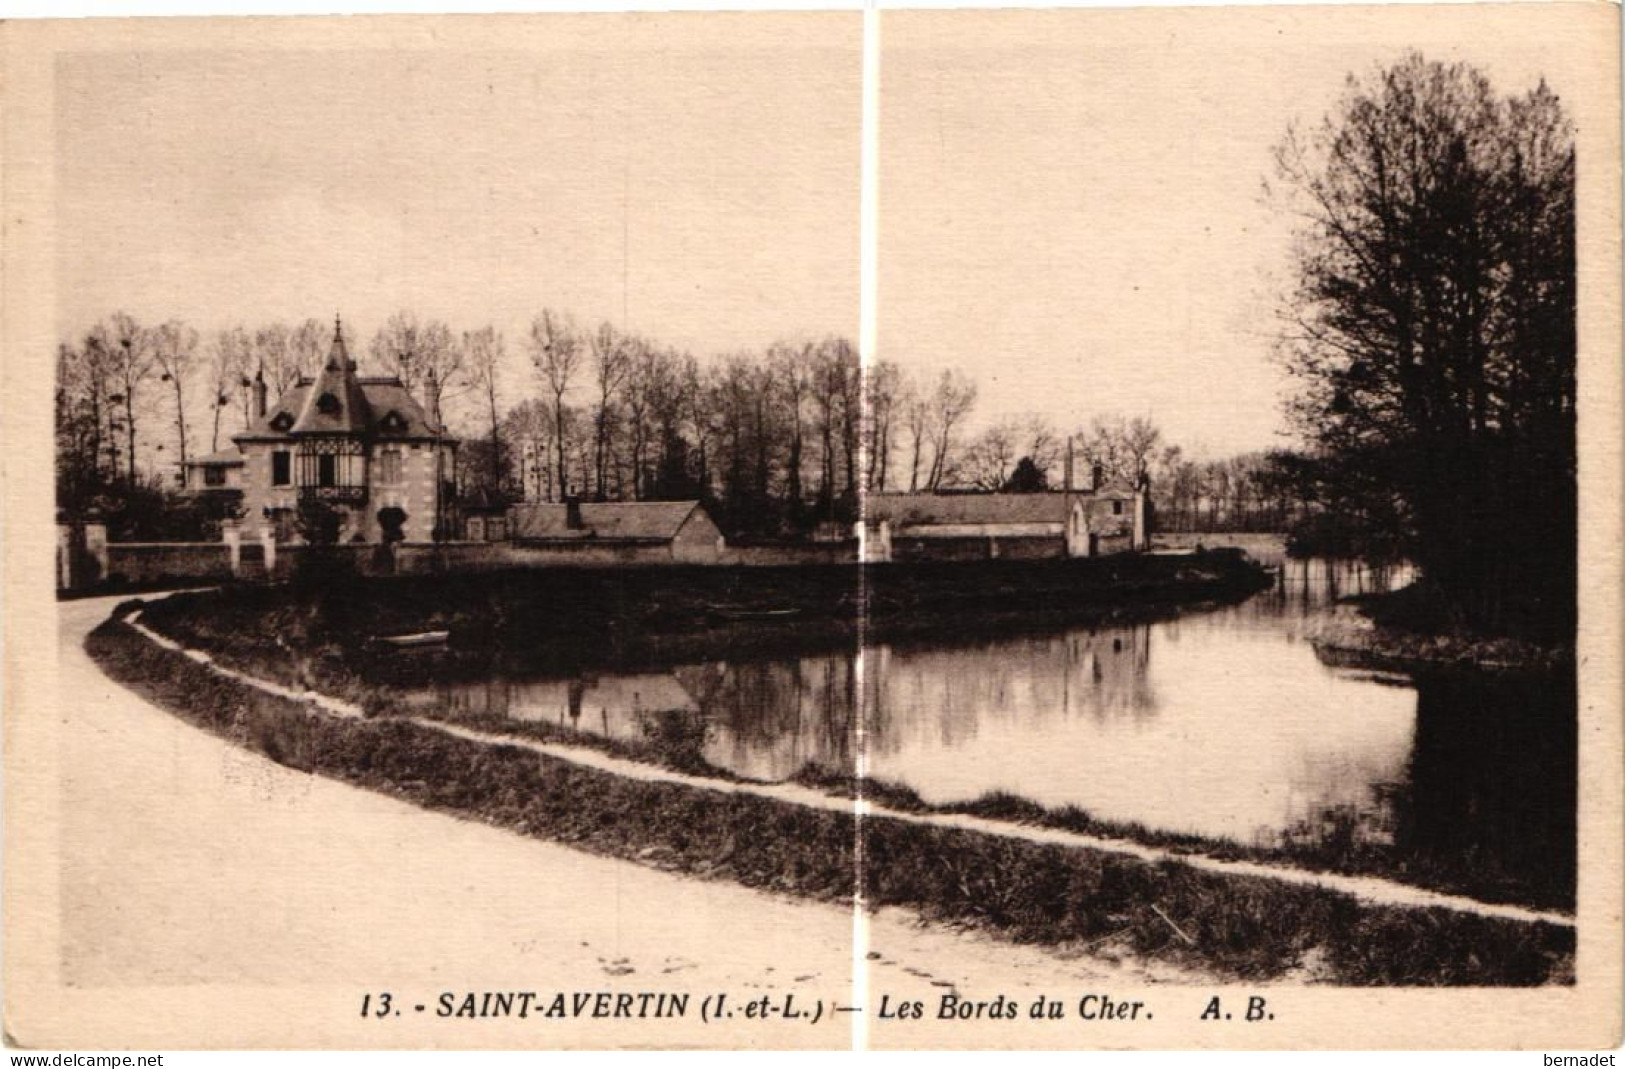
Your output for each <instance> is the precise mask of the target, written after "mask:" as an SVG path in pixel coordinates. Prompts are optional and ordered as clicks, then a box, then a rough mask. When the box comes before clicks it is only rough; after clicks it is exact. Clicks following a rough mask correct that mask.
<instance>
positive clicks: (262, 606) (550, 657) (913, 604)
mask: <svg viewBox="0 0 1625 1069" xmlns="http://www.w3.org/2000/svg"><path fill="white" fill-rule="evenodd" d="M1270 581H1271V579H1270V576H1269V575H1268V573H1266V572H1265V571H1264V570H1263V569H1261V568H1260V567H1258V566H1257V565H1256V564H1254V563H1253V562H1251V561H1249V560H1248V559H1247V558H1246V557H1245V556H1244V555H1243V554H1241V553H1239V552H1235V551H1214V552H1210V553H1205V554H1200V555H1191V556H1177V557H1157V556H1141V555H1123V556H1116V557H1104V558H1095V559H1089V560H1049V561H984V562H967V563H952V564H887V565H879V566H870V567H866V568H858V567H855V566H853V567H794V568H659V569H655V568H644V569H602V570H585V569H556V570H548V571H537V570H528V571H516V572H506V573H497V574H489V575H456V576H414V577H411V578H407V579H351V580H348V581H334V582H331V583H324V584H320V585H310V586H298V585H284V586H276V587H248V586H242V587H227V588H222V589H220V590H217V591H209V592H203V593H196V594H183V595H177V596H174V597H171V598H167V599H164V600H163V601H162V602H158V603H155V604H154V605H153V606H152V608H151V611H150V613H149V616H148V620H149V622H150V623H151V624H152V625H153V626H154V627H156V628H157V629H158V630H160V631H162V632H163V633H164V634H166V635H168V636H170V637H171V638H174V639H176V640H177V641H180V642H182V643H184V644H185V645H187V646H189V647H191V648H194V649H200V650H205V651H207V652H208V653H210V654H211V655H213V656H218V657H222V658H224V659H226V660H228V661H230V662H231V663H233V664H234V665H236V666H237V667H239V668H242V669H244V670H245V671H250V672H253V673H254V674H255V675H258V676H261V677H264V678H274V679H277V680H279V681H280V682H284V683H288V684H300V685H317V686H319V688H320V689H321V690H323V691H324V692H327V693H332V694H337V695H341V696H344V697H346V698H348V699H349V700H352V701H357V702H361V703H362V704H364V705H368V704H369V703H371V704H370V705H369V707H375V706H377V705H378V704H379V700H380V699H381V698H382V697H383V695H382V694H381V693H380V692H379V691H378V689H377V688H378V687H380V686H387V685H390V684H396V685H399V684H407V683H411V682H415V681H419V680H423V681H428V680H434V681H439V682H445V681H451V680H458V679H476V678H483V677H484V676H486V675H487V674H489V673H490V672H491V671H492V670H493V669H495V670H514V669H518V670H526V671H570V672H575V671H584V670H592V669H603V668H614V667H621V666H629V665H636V666H642V667H650V666H656V667H657V666H661V665H668V664H677V663H681V662H684V661H695V660H703V659H706V658H709V657H713V656H716V655H717V654H718V651H726V652H727V654H728V655H729V656H732V657H746V656H757V655H767V654H772V653H775V652H779V651H796V652H807V651H817V650H836V649H850V648H851V647H852V646H853V645H854V643H855V642H856V641H857V640H858V637H859V634H860V632H861V633H862V635H863V637H864V638H866V639H869V640H886V639H893V638H908V637H928V636H931V635H933V634H950V635H964V634H974V633H976V632H977V631H978V630H985V631H987V632H989V633H998V634H1011V633H1015V632H1018V631H1020V630H1023V629H1043V628H1047V627H1053V626H1055V625H1058V624H1068V623H1078V624H1089V625H1107V624H1115V623H1127V622H1144V621H1149V620H1154V619H1165V618H1167V617H1169V616H1171V615H1173V614H1175V613H1177V612H1178V611H1180V609H1182V608H1186V607H1190V606H1193V605H1200V604H1215V603H1226V602H1234V601H1240V600H1242V599H1244V598H1246V597H1247V596H1249V595H1250V594H1252V593H1254V592H1256V591H1258V590H1261V589H1264V588H1266V587H1267V586H1268V585H1269V583H1270ZM432 631H445V632H447V633H448V635H449V638H448V642H447V646H446V648H445V649H444V650H441V651H438V652H436V653H433V654H431V655H428V656H421V655H417V656H413V657H410V658H403V657H401V656H399V655H396V654H393V653H391V652H388V651H382V650H379V649H378V648H377V647H376V646H375V645H374V644H372V643H371V642H370V641H369V640H370V639H371V638H372V637H374V636H380V635H398V634H413V633H422V632H432Z"/></svg>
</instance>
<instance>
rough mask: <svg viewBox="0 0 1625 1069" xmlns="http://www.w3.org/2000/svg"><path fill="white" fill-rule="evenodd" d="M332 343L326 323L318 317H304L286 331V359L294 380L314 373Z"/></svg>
mask: <svg viewBox="0 0 1625 1069" xmlns="http://www.w3.org/2000/svg"><path fill="white" fill-rule="evenodd" d="M330 345H332V335H331V334H330V333H329V332H328V330H327V325H326V324H324V323H323V322H322V321H321V320H319V319H306V320H305V321H304V322H303V323H300V324H299V325H298V326H297V327H294V328H293V330H291V331H289V332H288V361H289V363H290V364H292V368H291V370H292V373H293V376H294V378H295V380H297V379H299V378H303V377H306V376H313V375H315V374H316V371H317V369H318V368H320V367H321V366H322V361H323V360H325V359H326V357H327V350H328V347H329V346H330Z"/></svg>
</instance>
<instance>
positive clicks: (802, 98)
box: [57, 14, 861, 359]
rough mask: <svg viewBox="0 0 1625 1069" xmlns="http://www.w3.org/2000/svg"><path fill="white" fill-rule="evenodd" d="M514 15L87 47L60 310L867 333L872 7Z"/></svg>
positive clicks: (249, 318)
mask: <svg viewBox="0 0 1625 1069" xmlns="http://www.w3.org/2000/svg"><path fill="white" fill-rule="evenodd" d="M513 25H514V27H515V33H514V35H513V38H514V39H513V48H512V50H509V51H489V50H481V51H463V50H452V49H442V50H439V51H436V50H433V49H432V48H422V49H415V50H385V49H382V48H379V49H373V50H355V49H349V48H344V49H334V50H320V51H311V50H305V51H299V50H291V51H290V50H278V51H270V52H268V51H259V52H253V51H248V50H232V49H225V50H221V51H187V52H174V51H166V52H146V53H133V54H130V53H125V54H120V53H117V52H113V53H109V52H97V53H82V54H79V55H74V56H68V57H65V58H63V59H62V60H61V61H60V63H59V67H58V76H57V86H58V100H57V124H58V131H59V140H58V156H57V176H58V199H57V205H58V209H57V222H58V235H59V242H58V257H59V259H58V273H59V286H58V293H59V295H60V297H59V301H60V309H59V322H60V328H61V330H62V332H63V333H64V334H71V333H73V332H75V331H78V330H82V329H84V328H85V327H86V326H88V325H89V324H90V323H93V322H95V321H96V320H97V319H99V318H100V317H101V316H103V315H105V314H108V313H110V312H112V311H114V310H117V309H121V308H122V309H125V310H128V311H129V312H131V313H132V314H134V315H136V316H137V317H138V318H139V319H141V320H143V321H158V320H162V319H167V318H169V317H171V316H179V317H181V318H183V319H185V320H187V321H188V322H190V323H192V324H193V325H195V326H198V327H200V328H213V327H218V326H225V325H229V324H231V323H235V322H244V323H247V324H249V325H250V326H252V325H253V324H255V323H257V322H264V321H269V320H274V319H282V320H286V321H298V320H302V319H304V318H306V317H309V316H314V317H316V318H318V319H321V320H324V321H331V320H332V318H333V316H334V315H335V313H342V314H343V316H344V319H345V321H346V325H347V327H351V328H353V330H354V332H355V334H356V335H358V336H359V337H360V338H361V339H362V340H363V341H365V340H366V339H369V338H370V337H371V335H372V333H373V331H374V330H375V329H376V328H377V326H378V325H380V324H381V323H382V322H383V320H384V319H385V318H386V317H387V316H388V315H389V314H390V313H391V312H392V311H394V310H395V309H397V308H410V309H413V310H414V311H416V312H417V313H418V314H419V315H420V316H424V317H438V318H441V319H444V320H446V321H447V322H449V323H450V324H451V325H452V326H453V328H454V329H458V330H461V329H472V328H476V327H479V326H482V325H484V324H486V323H494V324H495V325H496V326H497V327H498V329H500V330H502V331H503V332H504V334H505V336H506V337H507V340H508V348H509V350H510V352H511V353H514V354H517V355H518V356H519V357H520V358H521V359H522V353H521V351H520V350H521V348H522V346H521V344H520V343H521V341H522V339H523V336H524V335H525V333H526V331H527V330H528V324H529V322H530V320H531V318H532V317H533V316H534V315H535V314H537V313H538V312H540V311H541V310H542V309H543V308H544V307H550V308H553V309H558V310H563V311H566V312H569V313H571V314H573V315H574V316H575V317H576V318H577V319H578V320H580V321H581V322H582V323H584V324H591V323H596V322H598V321H600V320H604V319H610V320H613V321H615V322H617V323H619V324H621V325H623V326H625V327H627V328H629V329H631V330H635V331H641V332H645V333H647V334H649V335H652V336H653V337H655V338H657V339H660V340H662V341H666V342H668V343H672V344H677V345H682V346H688V347H691V348H693V349H694V350H695V351H696V353H700V354H704V353H711V352H723V351H728V350H730V349H734V348H739V347H745V346H758V347H759V346H765V345H766V344H768V343H769V342H771V341H773V340H774V339H776V338H778V337H780V336H781V335H783V336H801V335H812V336H821V335H823V334H828V333H841V334H847V335H852V334H855V332H856V326H857V303H858V216H857V211H856V205H857V199H858V181H859V159H858V153H859V138H858V129H859V122H860V103H859V93H860V85H861V79H860V67H861V19H860V18H859V17H857V16H854V15H851V14H845V15H837V16H830V15H811V16H809V15H795V16H786V17H781V16H771V15H769V16H760V15H759V16H754V17H752V19H751V24H750V25H749V26H742V25H741V20H740V17H738V16H727V15H706V16H701V17H694V16H689V17H681V16H679V17H676V18H670V19H657V18H648V17H641V18H640V17H635V16H613V15H612V16H600V17H597V18H594V19H573V20H567V21H566V22H565V23H563V25H566V26H568V27H569V28H570V33H569V34H568V35H567V36H568V40H567V41H565V40H561V39H560V38H562V37H565V36H566V35H565V34H562V33H560V34H549V33H548V32H546V31H547V30H549V29H551V28H552V24H549V23H545V22H544V23H541V24H539V25H538V24H537V23H523V24H519V23H515V24H513ZM538 31H540V32H538ZM352 36H353V35H352ZM223 40H224V36H223ZM363 355H364V354H363Z"/></svg>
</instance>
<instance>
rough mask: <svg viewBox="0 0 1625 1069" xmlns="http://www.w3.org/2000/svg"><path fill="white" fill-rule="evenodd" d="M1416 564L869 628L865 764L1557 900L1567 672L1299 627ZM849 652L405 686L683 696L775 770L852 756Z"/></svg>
mask: <svg viewBox="0 0 1625 1069" xmlns="http://www.w3.org/2000/svg"><path fill="white" fill-rule="evenodd" d="M1410 578H1411V575H1410V573H1409V571H1408V570H1407V569H1404V568H1396V569H1390V570H1387V571H1381V570H1372V569H1365V568H1357V567H1351V566H1348V565H1331V564H1328V563H1326V562H1321V561H1310V562H1293V561H1288V562H1285V563H1284V564H1283V566H1282V568H1281V573H1280V576H1279V581H1278V583H1277V585H1276V587H1275V588H1274V589H1273V590H1270V591H1267V592H1265V593H1263V594H1260V595H1258V596H1256V597H1254V598H1252V599H1250V600H1248V601H1246V602H1244V603H1242V604H1240V605H1237V606H1232V607H1227V608H1221V609H1217V610H1213V611H1208V612H1193V613H1189V614H1187V615H1184V616H1182V617H1180V618H1178V619H1175V620H1171V621H1167V622H1162V623H1156V624H1148V625H1138V626H1126V627H1111V628H1098V629H1087V628H1072V629H1064V630H1058V631H1055V632H1052V633H1046V634H1037V635H1020V636H1011V635H1008V634H1006V635H1002V636H981V637H973V636H967V637H965V638H964V639H962V640H959V641H953V642H945V641H940V640H933V641H931V642H928V643H924V642H914V643H879V644H876V645H874V646H872V647H870V648H869V649H868V650H867V651H866V656H865V658H864V663H863V668H862V673H861V676H862V679H863V690H864V701H863V703H862V715H863V720H864V727H865V729H866V737H867V739H868V758H869V769H870V773H871V775H873V776H875V777H876V778H878V779H881V780H886V781H892V782H897V783H903V784H906V785H908V786H910V787H912V788H914V789H915V790H916V791H917V792H918V793H919V794H920V795H921V797H922V798H924V799H925V800H926V801H928V802H935V803H947V802H957V801H968V800H972V799H975V798H977V797H979V796H981V795H983V794H985V793H987V792H990V791H1006V792H1009V793H1012V794H1015V795H1019V796H1021V797H1023V798H1027V799H1030V800H1032V801H1034V802H1037V803H1039V804H1041V805H1044V806H1047V807H1061V806H1067V805H1073V806H1078V807H1080V808H1082V809H1083V810H1085V811H1087V812H1088V813H1090V814H1091V815H1093V816H1095V817H1097V818H1103V819H1106V820H1111V821H1116V822H1124V823H1138V824H1142V825H1145V826H1148V827H1151V828H1155V829H1158V830H1164V831H1173V832H1182V833H1191V834H1195V835H1200V836H1207V837H1224V838H1229V839H1234V840H1238V841H1240V842H1243V843H1246V844H1250V845H1257V846H1263V847H1268V848H1289V849H1295V850H1300V851H1301V850H1308V851H1311V852H1319V853H1320V854H1322V855H1347V854H1353V853H1366V854H1370V853H1372V852H1378V853H1380V854H1382V855H1383V856H1385V857H1389V858H1391V859H1392V861H1393V866H1394V868H1395V870H1396V871H1398V872H1399V873H1400V874H1402V875H1403V874H1409V875H1411V876H1413V877H1414V878H1417V879H1419V880H1421V881H1422V882H1434V883H1440V882H1443V883H1449V882H1451V881H1452V880H1455V879H1456V875H1457V874H1459V872H1460V871H1462V870H1466V869H1471V870H1473V871H1475V872H1476V873H1477V874H1478V876H1477V877H1476V878H1477V879H1478V880H1479V882H1480V883H1487V884H1489V885H1492V886H1495V887H1504V888H1506V889H1507V893H1508V894H1509V895H1513V896H1516V895H1519V894H1522V895H1524V896H1525V897H1530V896H1531V895H1532V896H1534V897H1537V898H1543V899H1546V900H1552V901H1558V902H1561V901H1564V900H1566V898H1567V897H1568V896H1570V895H1572V887H1573V841H1574V789H1573V783H1574V771H1575V759H1574V740H1573V725H1574V709H1575V706H1574V695H1573V687H1572V682H1570V683H1568V684H1567V685H1566V686H1565V685H1564V684H1563V683H1561V682H1555V681H1551V680H1546V681H1541V682H1537V683H1525V684H1519V685H1509V684H1506V683H1505V682H1504V681H1494V680H1485V679H1475V678H1472V677H1468V678H1465V679H1464V678H1462V677H1460V676H1459V675H1458V676H1444V675H1440V676H1437V677H1434V676H1427V677H1424V678H1421V679H1419V680H1412V679H1410V678H1408V677H1405V676H1397V675H1393V674H1377V673H1371V672H1364V671H1356V670H1350V669H1344V668H1337V667H1333V666H1329V665H1327V664H1324V663H1322V662H1321V661H1320V659H1319V658H1317V657H1316V655H1315V652H1314V649H1313V647H1312V645H1311V643H1310V642H1309V641H1308V640H1307V639H1306V638H1305V637H1304V635H1303V624H1304V623H1305V621H1307V620H1310V619H1312V618H1313V616H1314V614H1315V613H1316V611H1317V610H1319V609H1321V608H1322V607H1324V606H1325V605H1326V604H1327V603H1329V602H1330V601H1332V600H1334V599H1336V598H1338V597H1342V596H1345V595H1348V594H1353V593H1361V592H1369V591H1373V590H1383V589H1388V588H1390V587H1392V586H1395V585H1399V584H1403V583H1405V582H1408V581H1409V580H1410ZM859 675H860V673H859V672H858V670H857V666H856V664H855V658H854V657H853V656H852V655H851V653H850V652H845V651H843V652H837V653H817V654H808V655H804V656H799V657H777V658H771V659H758V660H740V661H735V660H729V659H718V660H712V661H705V662H700V663H692V664H685V665H680V666H677V667H674V668H669V669H665V670H660V671H652V670H651V671H645V672H627V671H622V672H615V673H600V674H581V675H577V676H575V677H572V678H542V677H538V678H529V677H518V678H516V677H502V676H497V677H493V678H491V679H488V680H485V681H482V682H480V683H477V684H446V685H441V686H438V687H435V688H429V689H424V690H420V691H417V692H415V693H413V694H412V695H411V698H412V700H414V701H418V702H430V701H434V702H439V703H441V704H442V705H443V706H446V707H449V708H450V709H451V710H452V711H454V712H460V713H463V714H466V715H481V716H486V715H495V716H503V717H510V718H514V719H519V720H547V721H550V722H553V723H557V724H560V725H564V726H568V727H572V728H576V729H578V730H583V731H590V732H595V733H599V734H602V735H606V736H610V737H613V738H620V739H641V738H644V737H646V736H647V734H648V733H649V731H650V730H651V718H652V717H653V716H654V715H655V714H658V713H661V712H662V711H672V710H675V711H679V712H681V713H684V714H688V715H689V716H691V717H693V718H694V720H695V721H696V722H703V724H704V725H705V731H704V737H703V755H704V757H705V759H706V760H707V761H708V762H710V763H711V764H712V765H715V766H718V767H721V768H726V769H729V770H731V771H733V772H736V773H738V774H741V775H744V776H748V777H752V778H757V779H764V780H780V779H784V778H787V777H789V776H791V775H793V774H794V773H795V772H796V771H798V770H799V769H801V768H802V767H803V766H804V765H806V764H807V763H809V762H813V763H816V764H818V765H821V766H823V767H825V768H826V769H829V770H831V771H835V772H850V771H851V768H852V760H853V739H854V737H855V729H856V725H857V717H858V711H859V702H858V700H857V695H858V685H859V684H858V680H859ZM1456 882H1459V881H1456ZM1532 884H1540V885H1541V887H1540V888H1537V889H1536V890H1534V891H1530V890H1529V889H1528V887H1529V886H1530V885H1532Z"/></svg>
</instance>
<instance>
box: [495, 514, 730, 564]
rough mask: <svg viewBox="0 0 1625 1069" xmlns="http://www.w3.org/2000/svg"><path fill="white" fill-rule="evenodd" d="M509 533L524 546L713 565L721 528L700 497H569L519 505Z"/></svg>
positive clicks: (510, 520) (720, 549) (510, 518)
mask: <svg viewBox="0 0 1625 1069" xmlns="http://www.w3.org/2000/svg"><path fill="white" fill-rule="evenodd" d="M508 537H509V538H510V539H512V540H513V542H515V543H516V544H518V545H521V546H535V547H544V546H545V547H551V548H558V549H565V548H567V547H571V546H574V547H579V548H580V549H583V550H591V549H617V550H626V551H632V552H634V553H636V554H637V557H638V558H639V559H653V558H659V559H663V560H670V561H674V562H677V563H682V564H715V563H717V562H718V561H719V560H720V559H721V558H722V555H723V551H724V548H725V546H724V542H723V538H722V531H721V530H720V529H718V527H717V525H716V523H715V522H714V521H713V520H712V519H711V516H710V514H708V513H707V512H706V511H705V506H704V505H702V504H700V503H699V502H698V501H609V502H581V501H567V502H564V503H563V504H552V503H542V504H524V505H515V506H514V507H513V508H512V509H510V510H509V512H508Z"/></svg>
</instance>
